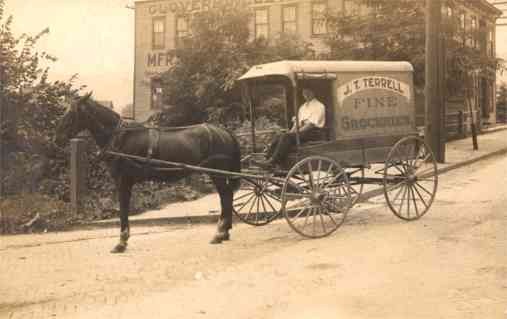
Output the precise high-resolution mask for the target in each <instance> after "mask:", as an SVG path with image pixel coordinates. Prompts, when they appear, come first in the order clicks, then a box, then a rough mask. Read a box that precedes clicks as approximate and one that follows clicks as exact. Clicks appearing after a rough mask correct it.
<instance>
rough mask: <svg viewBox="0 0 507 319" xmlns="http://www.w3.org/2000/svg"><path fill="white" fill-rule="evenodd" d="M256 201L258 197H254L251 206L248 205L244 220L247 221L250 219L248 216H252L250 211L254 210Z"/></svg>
mask: <svg viewBox="0 0 507 319" xmlns="http://www.w3.org/2000/svg"><path fill="white" fill-rule="evenodd" d="M258 200H259V197H255V199H254V200H253V202H252V205H250V209H249V210H248V214H246V219H248V217H250V214H252V209H253V208H254V206H255V203H257V201H258Z"/></svg>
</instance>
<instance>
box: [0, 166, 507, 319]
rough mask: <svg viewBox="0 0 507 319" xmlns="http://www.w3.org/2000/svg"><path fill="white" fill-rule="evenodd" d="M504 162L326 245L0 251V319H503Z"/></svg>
mask: <svg viewBox="0 0 507 319" xmlns="http://www.w3.org/2000/svg"><path fill="white" fill-rule="evenodd" d="M506 186H507V157H505V156H503V157H497V158H493V159H491V160H489V161H486V162H481V163H479V164H476V165H474V166H469V167H465V168H462V169H459V170H456V171H453V172H450V173H448V174H446V175H444V176H442V178H441V180H440V188H439V191H438V194H437V200H436V202H435V203H434V206H433V207H432V209H431V210H430V212H429V213H428V214H427V215H426V216H424V217H423V218H422V219H421V220H419V221H416V222H410V223H407V222H403V221H401V220H399V219H397V218H396V217H394V216H393V215H392V214H391V213H390V211H389V210H388V209H387V207H386V206H385V205H384V204H383V199H382V198H380V199H381V200H380V201H375V202H370V203H365V204H361V205H358V206H357V207H355V208H354V209H353V210H352V211H351V212H350V214H349V217H348V219H347V221H346V222H345V224H344V225H343V226H342V227H341V228H340V229H339V230H338V231H337V232H336V233H334V234H333V235H331V236H329V237H327V238H324V239H319V240H303V239H302V238H301V237H300V236H299V235H297V234H295V233H294V232H293V231H291V229H290V228H289V226H288V225H287V224H286V223H285V221H284V220H280V221H277V222H274V223H272V224H270V225H268V226H264V227H261V228H253V227H250V226H246V225H237V226H235V228H234V229H233V232H232V241H230V242H227V243H225V244H223V245H218V246H213V245H209V244H208V243H207V242H208V240H209V239H210V238H211V237H212V235H213V233H214V227H211V226H193V227H181V228H179V229H177V228H170V227H157V228H137V229H134V230H133V232H134V233H135V234H136V235H134V236H132V237H131V239H130V246H129V249H128V252H127V253H126V254H124V255H111V254H109V249H110V248H111V247H113V245H114V244H115V243H116V241H117V230H116V229H110V230H95V231H76V232H68V233H61V234H46V235H27V236H12V237H10V236H9V237H1V238H0V269H1V271H0V296H1V297H0V317H6V318H50V317H57V318H108V319H110V318H224V319H225V318H235V319H236V318H256V319H257V318H291V319H294V318H319V319H320V318H351V319H356V318H411V319H413V318H446V319H449V318H460V319H463V318H495V319H496V318H507V215H506V212H507V201H506V199H507V187H506Z"/></svg>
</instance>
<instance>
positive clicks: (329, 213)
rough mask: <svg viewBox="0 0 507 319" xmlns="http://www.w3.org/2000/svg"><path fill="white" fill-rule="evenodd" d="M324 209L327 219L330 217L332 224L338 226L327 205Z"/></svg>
mask: <svg viewBox="0 0 507 319" xmlns="http://www.w3.org/2000/svg"><path fill="white" fill-rule="evenodd" d="M325 209H326V210H327V211H328V212H326V213H325V214H326V215H327V216H328V217H329V219H331V221H332V222H333V224H334V225H335V226H336V227H338V226H339V224H338V223H337V222H336V220H335V219H334V217H333V215H332V213H331V212H330V211H329V209H328V208H327V207H325Z"/></svg>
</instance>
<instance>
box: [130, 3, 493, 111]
mask: <svg viewBox="0 0 507 319" xmlns="http://www.w3.org/2000/svg"><path fill="white" fill-rule="evenodd" d="M217 3H220V4H226V5H227V6H230V7H231V8H234V6H243V5H248V6H249V7H251V8H252V9H253V11H254V17H253V19H252V21H250V28H251V30H252V36H265V37H270V36H274V35H276V34H278V33H280V32H296V33H297V34H299V35H300V36H301V37H302V38H303V39H304V40H305V41H310V42H312V43H313V48H314V49H315V50H316V51H319V50H325V46H324V45H323V42H322V37H323V36H324V35H325V34H326V32H327V30H326V25H325V24H324V23H322V21H323V18H324V13H325V12H327V11H328V10H338V11H340V10H341V11H343V12H347V13H352V14H355V13H359V14H360V13H361V12H364V11H365V9H364V8H359V7H358V6H357V5H356V3H357V1H356V0H138V1H136V2H135V66H134V106H133V115H134V117H135V118H136V119H137V120H141V121H142V120H144V119H146V118H147V117H148V116H149V115H150V114H151V113H152V112H154V111H157V110H159V109H160V108H161V107H162V103H161V95H162V88H161V86H160V81H159V80H158V75H159V74H160V73H162V72H164V71H165V70H167V68H168V65H169V59H168V54H167V52H168V51H169V50H171V49H173V48H174V47H175V45H176V43H177V41H178V38H180V37H182V36H185V35H186V34H187V33H188V32H189V23H188V21H187V20H186V18H185V17H183V16H182V15H181V12H199V11H203V10H206V9H208V8H210V7H211V6H213V5H215V4H217ZM444 10H445V14H444V15H447V16H454V17H458V19H457V20H458V21H459V23H460V27H461V29H460V30H461V32H462V34H460V35H457V36H463V39H464V40H463V41H464V42H463V43H464V45H468V46H471V47H474V48H476V49H477V50H481V51H482V52H483V54H487V55H491V56H494V54H495V43H494V42H495V21H496V18H497V17H499V16H500V15H501V11H499V10H498V9H496V8H495V7H493V6H492V5H491V4H489V3H488V2H487V1H486V0H474V1H469V0H467V1H465V0H463V1H460V2H459V7H457V8H444ZM479 28H481V29H483V30H488V31H487V32H485V33H484V32H483V33H481V36H474V37H467V36H465V35H466V34H468V33H470V34H472V33H474V34H475V33H478V32H476V30H478V29H479ZM494 84H495V76H494V74H493V75H492V76H491V77H489V78H487V79H485V78H478V79H476V89H475V92H474V96H475V97H476V99H475V101H474V107H475V108H476V109H479V110H480V114H481V115H482V118H483V119H484V121H490V120H491V121H493V119H494V117H495V85H494ZM460 103H462V100H461V101H460V100H459V99H454V100H452V101H451V103H450V104H449V108H450V111H451V112H454V111H456V110H459V109H460V108H461V109H462V106H461V107H460V106H459V105H460Z"/></svg>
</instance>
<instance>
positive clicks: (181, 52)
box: [162, 6, 311, 122]
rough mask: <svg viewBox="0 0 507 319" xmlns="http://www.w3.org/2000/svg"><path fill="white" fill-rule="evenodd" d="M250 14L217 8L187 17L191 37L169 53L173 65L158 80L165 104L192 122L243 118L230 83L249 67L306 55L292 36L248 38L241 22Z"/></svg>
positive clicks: (302, 45)
mask: <svg viewBox="0 0 507 319" xmlns="http://www.w3.org/2000/svg"><path fill="white" fill-rule="evenodd" d="M250 10H251V9H248V8H235V9H234V10H231V9H229V8H227V7H226V6H223V7H220V6H218V7H214V8H212V9H210V10H208V11H205V12H201V13H198V14H193V15H192V17H190V16H188V19H191V33H189V34H188V35H187V36H186V37H184V38H183V39H181V41H180V42H179V43H178V46H177V47H176V49H174V50H173V51H172V62H173V63H172V66H171V68H170V69H169V70H168V71H167V72H166V73H164V74H163V77H162V80H163V88H164V101H165V102H166V104H169V105H174V106H177V107H178V108H179V109H184V110H187V111H189V112H191V113H192V114H193V116H195V117H196V120H197V121H202V120H205V119H211V120H214V121H217V122H223V121H224V117H226V116H227V115H234V116H236V115H239V114H242V113H244V110H241V108H242V107H243V106H242V103H241V100H240V99H239V97H238V96H239V94H238V92H237V91H236V90H235V81H236V79H237V78H238V77H239V76H241V75H242V74H243V73H244V72H245V71H246V70H247V69H248V68H249V67H250V66H252V65H254V64H258V63H265V62H271V61H274V60H279V59H282V58H290V59H302V58H305V57H307V56H309V54H310V52H311V50H310V49H311V48H310V45H309V44H308V43H305V42H304V41H302V40H301V39H300V38H299V37H298V36H296V35H290V34H280V35H278V36H277V37H275V38H274V39H269V40H268V39H264V38H259V39H253V38H252V35H251V33H250V30H249V23H246V21H249V20H250V19H251V16H252V12H251V11H250Z"/></svg>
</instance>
